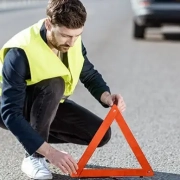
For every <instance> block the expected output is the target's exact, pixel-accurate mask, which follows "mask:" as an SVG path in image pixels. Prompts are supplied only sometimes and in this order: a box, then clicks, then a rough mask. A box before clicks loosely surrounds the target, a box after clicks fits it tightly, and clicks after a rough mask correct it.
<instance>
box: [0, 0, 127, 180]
mask: <svg viewBox="0 0 180 180" xmlns="http://www.w3.org/2000/svg"><path fill="white" fill-rule="evenodd" d="M85 21H86V10H85V7H84V6H83V4H82V3H81V2H80V1H79V0H50V1H49V3H48V6H47V18H45V19H42V20H40V21H39V22H37V23H35V24H34V25H32V26H31V27H28V28H27V29H25V30H23V31H21V32H20V33H18V34H17V35H15V36H14V37H13V38H11V39H10V40H9V41H8V42H7V43H6V44H5V45H4V46H3V47H2V49H1V51H0V59H1V63H2V75H1V80H2V81H1V83H2V84H1V85H2V89H1V90H2V92H1V117H2V119H0V125H1V127H2V128H4V129H8V130H10V131H11V132H12V134H13V135H14V136H15V137H16V138H17V139H18V141H19V142H20V143H21V144H22V146H23V147H24V149H25V151H26V156H25V157H24V159H23V162H22V166H21V169H22V171H23V172H24V173H25V174H26V175H27V176H28V177H30V178H34V179H52V174H51V172H50V170H49V169H48V166H47V164H46V160H48V161H49V162H50V163H52V164H53V165H55V166H56V167H58V168H60V169H61V170H62V172H63V173H68V174H71V173H76V170H77V169H78V166H77V163H76V161H75V160H74V159H73V157H71V155H69V154H68V153H66V152H63V151H59V150H57V149H55V148H53V147H52V146H51V145H50V144H51V143H75V144H81V145H88V144H89V143H90V141H91V140H92V138H93V136H94V135H95V133H96V131H97V130H98V128H99V127H100V125H101V123H102V121H103V120H102V119H101V118H99V117H97V116H96V115H95V114H93V113H92V112H90V111H88V110H87V109H85V108H83V107H81V106H80V105H78V104H76V103H75V102H73V101H71V100H69V99H68V97H69V96H70V95H71V94H72V93H73V92H74V89H75V87H76V85H77V83H78V80H79V79H80V81H81V82H82V83H83V84H84V86H85V87H86V88H87V89H88V90H89V92H90V93H91V94H92V95H93V96H94V98H95V99H96V100H97V101H99V103H101V104H102V106H103V107H110V106H112V105H113V104H114V103H115V104H117V105H118V107H119V109H120V111H121V112H123V111H124V110H125V103H124V101H123V98H122V97H121V96H120V95H117V94H111V92H110V88H109V87H108V86H107V85H106V83H105V81H104V80H103V78H102V76H101V75H100V74H99V73H98V71H97V70H95V69H94V66H93V64H92V63H90V61H89V60H88V58H87V56H86V49H85V47H84V45H83V42H82V40H81V34H82V32H83V28H84V24H85ZM110 138H111V128H109V130H108V131H107V133H106V134H105V135H104V137H103V139H102V141H101V142H100V144H99V146H98V147H102V146H103V145H105V144H106V143H107V142H108V141H109V140H110Z"/></svg>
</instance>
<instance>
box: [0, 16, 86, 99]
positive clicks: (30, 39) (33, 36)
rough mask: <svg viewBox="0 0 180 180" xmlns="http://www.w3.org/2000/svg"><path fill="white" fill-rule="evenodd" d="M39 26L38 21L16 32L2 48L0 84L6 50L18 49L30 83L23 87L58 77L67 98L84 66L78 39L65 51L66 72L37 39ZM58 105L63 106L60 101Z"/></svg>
mask: <svg viewBox="0 0 180 180" xmlns="http://www.w3.org/2000/svg"><path fill="white" fill-rule="evenodd" d="M43 22H44V20H43V19H42V20H40V21H39V22H37V23H36V24H34V25H32V26H30V27H28V28H27V29H24V30H23V31H21V32H19V33H18V34H16V35H15V36H14V37H12V38H11V39H10V40H9V41H8V42H7V43H6V44H5V45H4V46H3V47H2V49H1V50H0V81H1V83H2V74H1V71H2V66H3V62H4V57H5V55H6V53H7V51H8V49H10V48H13V47H18V48H21V49H23V50H24V51H25V53H26V56H27V59H28V62H29V67H30V73H31V79H28V80H26V82H27V85H32V84H36V83H38V82H40V81H42V80H45V79H49V78H53V77H62V78H63V79H64V81H65V92H64V97H68V96H70V95H72V93H73V92H74V89H75V87H76V85H77V83H78V81H79V76H80V73H81V70H82V67H83V63H84V57H83V55H82V43H81V36H80V37H79V38H78V39H77V40H76V42H75V44H74V46H73V47H71V48H70V49H69V50H68V53H67V54H68V55H67V56H68V64H69V67H68V68H67V67H66V66H65V65H64V64H63V62H62V61H61V60H60V59H59V57H57V56H56V55H55V54H54V52H53V51H52V50H51V49H50V48H49V46H48V45H47V44H46V43H45V42H44V41H43V39H42V38H41V35H40V29H41V27H42V24H43ZM19 63H21V62H19ZM1 93H2V89H0V95H1ZM60 102H64V98H62V100H61V101H60Z"/></svg>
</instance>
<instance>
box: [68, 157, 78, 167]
mask: <svg viewBox="0 0 180 180" xmlns="http://www.w3.org/2000/svg"><path fill="white" fill-rule="evenodd" d="M69 160H70V161H71V162H72V163H73V165H74V168H75V170H78V165H77V163H76V161H75V160H74V159H73V158H72V157H71V156H69Z"/></svg>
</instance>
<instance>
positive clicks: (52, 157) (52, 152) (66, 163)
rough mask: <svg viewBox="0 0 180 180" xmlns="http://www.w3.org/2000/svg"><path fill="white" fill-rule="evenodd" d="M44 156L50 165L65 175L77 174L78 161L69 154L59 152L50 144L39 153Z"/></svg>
mask: <svg viewBox="0 0 180 180" xmlns="http://www.w3.org/2000/svg"><path fill="white" fill-rule="evenodd" d="M37 152H38V153H40V154H42V155H44V156H45V157H46V158H47V159H48V160H49V162H50V163H52V164H53V165H55V166H56V167H58V168H60V169H61V171H62V172H63V173H65V174H72V173H75V174H77V172H76V171H77V169H78V165H77V163H76V161H75V160H74V159H73V158H72V157H71V155H69V154H68V153H67V152H64V151H58V150H56V149H54V148H53V147H52V146H50V145H49V144H48V143H46V142H45V143H44V144H43V145H42V146H41V147H40V148H39V149H38V151H37Z"/></svg>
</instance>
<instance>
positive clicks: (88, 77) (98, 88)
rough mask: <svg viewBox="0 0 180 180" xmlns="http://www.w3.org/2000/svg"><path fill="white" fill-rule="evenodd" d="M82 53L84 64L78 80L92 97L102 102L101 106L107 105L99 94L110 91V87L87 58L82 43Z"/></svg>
mask: <svg viewBox="0 0 180 180" xmlns="http://www.w3.org/2000/svg"><path fill="white" fill-rule="evenodd" d="M82 53H83V56H84V65H83V69H82V71H81V74H80V81H81V82H82V83H83V84H84V86H85V87H86V88H87V89H88V90H89V92H90V93H91V94H92V95H93V97H94V98H95V99H96V100H98V101H99V102H100V103H101V104H102V106H104V107H109V106H107V105H105V104H104V103H102V102H101V96H102V94H103V93H104V92H108V93H110V88H109V87H108V86H107V84H106V82H105V81H104V79H103V78H102V75H101V74H100V73H99V72H98V71H97V70H96V69H94V65H93V64H92V63H91V62H90V61H89V60H88V58H87V51H86V48H85V47H84V45H83V43H82Z"/></svg>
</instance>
